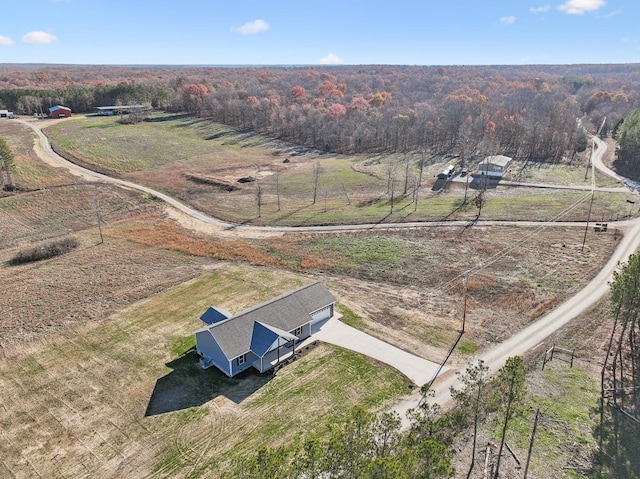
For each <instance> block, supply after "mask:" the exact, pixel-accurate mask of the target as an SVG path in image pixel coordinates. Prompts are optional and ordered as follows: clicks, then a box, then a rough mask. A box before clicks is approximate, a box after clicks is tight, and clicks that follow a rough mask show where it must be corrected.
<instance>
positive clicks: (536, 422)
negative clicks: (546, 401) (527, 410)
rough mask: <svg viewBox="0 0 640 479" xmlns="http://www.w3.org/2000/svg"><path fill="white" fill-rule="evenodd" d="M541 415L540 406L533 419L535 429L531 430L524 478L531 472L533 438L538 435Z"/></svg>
mask: <svg viewBox="0 0 640 479" xmlns="http://www.w3.org/2000/svg"><path fill="white" fill-rule="evenodd" d="M539 417H540V408H538V409H537V410H536V418H535V419H534V421H533V430H532V431H531V441H529V452H527V463H526V465H525V466H524V475H523V476H522V479H527V472H529V461H530V460H531V452H532V451H533V440H534V439H535V437H536V429H537V427H538V418H539Z"/></svg>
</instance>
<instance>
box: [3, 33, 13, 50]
mask: <svg viewBox="0 0 640 479" xmlns="http://www.w3.org/2000/svg"><path fill="white" fill-rule="evenodd" d="M9 45H13V40H11V38H9V37H3V36H2V35H0V47H8V46H9Z"/></svg>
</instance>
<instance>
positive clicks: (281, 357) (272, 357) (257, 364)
mask: <svg viewBox="0 0 640 479" xmlns="http://www.w3.org/2000/svg"><path fill="white" fill-rule="evenodd" d="M287 344H290V346H287ZM287 344H283V345H281V346H279V347H277V348H275V349H273V350H271V351H269V352H267V353H266V354H265V355H264V356H262V357H261V358H258V359H256V360H255V361H254V362H253V363H252V366H253V367H254V368H256V369H257V370H258V371H260V372H261V373H264V372H265V371H269V370H270V369H273V368H274V367H275V366H277V365H278V364H280V363H282V362H283V361H286V360H288V359H289V358H291V356H293V354H294V353H295V351H296V350H297V348H298V347H299V346H300V343H298V342H295V343H294V344H295V346H294V344H291V343H287ZM294 347H295V348H296V349H295V350H294Z"/></svg>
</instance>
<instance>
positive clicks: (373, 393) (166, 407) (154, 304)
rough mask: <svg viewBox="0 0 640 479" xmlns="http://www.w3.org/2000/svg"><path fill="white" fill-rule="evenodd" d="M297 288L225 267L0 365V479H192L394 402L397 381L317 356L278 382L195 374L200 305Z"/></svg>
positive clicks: (288, 280) (348, 361)
mask: <svg viewBox="0 0 640 479" xmlns="http://www.w3.org/2000/svg"><path fill="white" fill-rule="evenodd" d="M303 281H305V279H304V278H302V277H300V276H295V275H283V274H282V273H280V272H278V271H265V270H256V269H248V268H242V267H240V268H238V267H232V266H230V265H225V267H224V268H222V267H221V268H219V269H218V270H217V271H216V272H215V273H213V274H210V275H207V276H203V277H200V278H198V279H197V280H194V281H191V282H189V283H186V284H183V285H181V286H179V287H175V288H171V289H169V290H167V291H165V292H164V293H161V294H158V295H155V296H153V297H151V298H149V299H147V300H145V301H142V302H140V303H138V304H136V305H134V306H133V307H130V308H127V309H126V310H124V311H122V312H121V313H119V314H117V315H115V316H114V317H112V318H111V319H110V320H109V321H108V322H106V323H104V322H103V323H99V324H98V323H93V324H89V325H87V326H86V327H84V328H80V329H79V331H78V332H68V334H66V335H62V336H54V337H51V338H50V339H49V340H48V341H47V342H46V343H43V344H41V345H38V346H35V347H33V348H32V350H31V351H29V352H28V353H24V354H22V355H20V356H14V357H11V358H6V359H4V360H2V361H0V371H1V374H0V377H1V378H2V379H0V382H1V386H2V387H1V388H0V404H2V407H3V414H2V419H1V427H0V431H2V433H1V434H2V441H1V445H0V457H1V458H2V462H0V470H1V471H2V472H1V473H0V475H2V476H5V477H6V476H15V477H19V478H21V477H34V476H35V477H38V476H39V477H52V476H55V477H123V476H126V477H149V476H154V475H157V476H158V477H195V476H197V475H198V474H199V473H202V472H204V471H211V470H214V471H215V470H216V468H217V467H219V466H218V465H217V462H219V461H222V462H224V458H225V453H226V452H228V451H229V450H231V449H233V450H234V451H237V452H243V453H246V452H248V451H250V450H252V449H254V448H256V447H257V446H259V445H265V444H267V445H272V446H273V445H277V444H280V443H285V442H287V441H289V440H291V439H293V438H294V437H295V436H296V435H297V434H299V433H301V432H303V431H304V433H305V434H311V435H322V434H323V432H325V431H326V427H327V425H328V424H329V423H331V422H333V421H337V420H340V418H341V417H344V416H345V414H346V413H347V412H348V411H349V410H350V408H351V406H352V405H355V404H360V405H363V406H365V407H367V408H368V409H373V410H376V409H378V408H380V407H382V406H384V405H385V404H388V402H389V401H390V400H392V399H393V398H395V397H397V396H398V395H401V394H403V393H406V392H407V391H408V387H409V382H408V380H407V379H406V378H404V377H403V376H402V375H400V374H399V373H398V372H396V371H395V370H393V369H391V368H389V367H387V366H383V365H380V364H374V363H372V362H370V361H368V360H367V359H366V358H364V357H361V356H359V355H357V354H353V353H349V352H347V351H344V350H340V349H337V348H333V347H329V346H326V345H321V346H318V347H317V348H315V349H312V350H310V351H309V352H308V353H307V354H305V355H304V356H303V358H302V359H300V360H299V361H296V362H295V363H293V364H292V365H290V367H287V368H284V369H283V370H281V371H280V372H279V373H278V375H277V376H268V375H258V374H253V373H248V374H245V375H244V376H242V377H241V378H238V379H228V378H225V377H224V376H223V375H222V374H221V373H219V372H217V370H215V368H212V369H210V370H206V371H203V370H201V369H200V367H199V365H198V363H197V359H196V357H195V356H194V354H193V353H192V352H191V349H190V348H189V338H190V334H191V331H192V330H194V329H196V328H197V327H199V321H198V319H197V318H198V316H199V314H201V312H202V311H203V310H204V309H205V308H206V307H207V306H208V305H210V304H216V305H220V306H223V307H226V308H229V309H230V310H232V311H238V310H240V309H243V308H245V307H247V306H249V305H253V304H255V303H258V302H261V301H264V300H266V299H268V298H269V297H271V296H273V295H276V294H279V293H282V292H284V291H285V290H287V289H289V288H291V287H295V286H297V285H300V284H302V282H303ZM185 337H186V338H187V340H186V341H185ZM302 424H304V427H301V425H302Z"/></svg>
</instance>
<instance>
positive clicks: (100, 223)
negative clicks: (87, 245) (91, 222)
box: [93, 196, 104, 244]
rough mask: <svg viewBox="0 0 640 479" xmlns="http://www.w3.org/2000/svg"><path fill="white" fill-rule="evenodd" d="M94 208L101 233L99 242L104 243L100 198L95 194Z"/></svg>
mask: <svg viewBox="0 0 640 479" xmlns="http://www.w3.org/2000/svg"><path fill="white" fill-rule="evenodd" d="M93 208H94V210H95V212H96V218H97V219H98V232H99V233H100V243H98V244H102V243H104V237H103V236H102V218H100V209H99V208H98V200H97V198H96V197H95V196H94V197H93Z"/></svg>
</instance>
